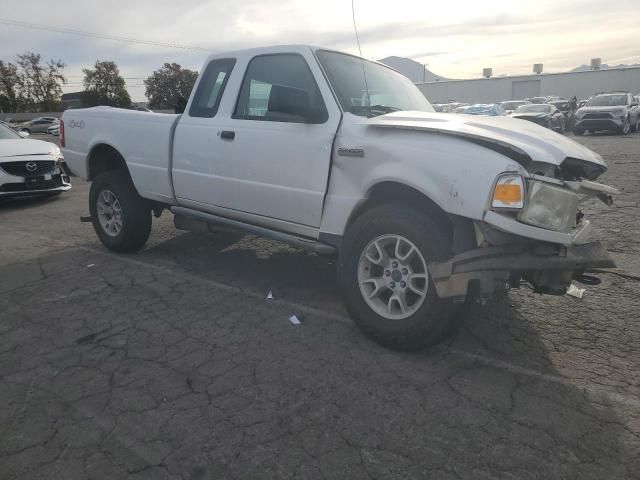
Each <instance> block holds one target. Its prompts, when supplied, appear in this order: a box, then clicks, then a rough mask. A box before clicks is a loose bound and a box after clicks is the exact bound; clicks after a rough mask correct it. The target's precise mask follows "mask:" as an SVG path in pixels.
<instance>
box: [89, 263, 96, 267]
mask: <svg viewBox="0 0 640 480" xmlns="http://www.w3.org/2000/svg"><path fill="white" fill-rule="evenodd" d="M95 266H96V264H95V263H90V264H89V265H87V268H91V267H95Z"/></svg>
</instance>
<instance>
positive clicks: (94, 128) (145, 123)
mask: <svg viewBox="0 0 640 480" xmlns="http://www.w3.org/2000/svg"><path fill="white" fill-rule="evenodd" d="M179 118H180V115H170V114H163V113H150V112H139V111H136V110H125V109H122V108H112V107H93V108H85V109H78V110H66V111H65V112H64V113H63V114H62V120H63V121H64V124H65V125H64V128H65V142H66V145H65V147H64V148H63V150H62V151H63V152H64V155H65V160H66V162H67V165H68V166H69V168H70V169H71V171H72V172H73V173H74V174H75V175H77V176H79V177H81V178H85V179H86V178H88V171H87V159H88V156H89V154H90V152H91V150H92V149H93V148H94V147H96V146H97V145H109V146H110V147H113V148H114V149H115V150H117V151H118V152H119V153H120V155H122V157H123V158H124V159H125V161H126V162H127V166H128V168H129V172H130V173H131V178H132V179H133V183H134V184H135V186H136V188H137V189H138V193H140V195H142V196H143V197H146V198H150V199H153V200H158V201H163V202H167V203H173V198H174V196H173V187H172V182H171V172H170V170H169V165H170V160H171V153H172V144H173V131H174V127H175V125H176V123H177V121H178V119H179Z"/></svg>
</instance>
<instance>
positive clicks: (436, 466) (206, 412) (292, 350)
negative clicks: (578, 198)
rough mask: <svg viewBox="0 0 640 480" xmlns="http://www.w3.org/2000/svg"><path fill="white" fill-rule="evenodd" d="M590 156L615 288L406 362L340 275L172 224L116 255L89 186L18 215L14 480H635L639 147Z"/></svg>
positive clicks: (536, 301)
mask: <svg viewBox="0 0 640 480" xmlns="http://www.w3.org/2000/svg"><path fill="white" fill-rule="evenodd" d="M578 141H580V142H582V143H584V144H585V145H587V146H589V147H591V148H593V149H594V150H596V151H598V152H599V153H601V154H602V155H603V156H604V158H605V160H607V162H608V163H609V166H610V171H609V172H607V174H605V176H604V177H603V178H602V180H603V181H604V182H606V183H610V184H612V185H615V186H617V187H619V188H620V189H621V190H622V192H623V193H622V195H620V196H619V197H618V198H617V199H616V204H615V206H614V207H613V208H611V209H609V208H607V207H605V206H604V205H602V204H599V203H597V202H595V201H594V202H590V203H588V204H587V205H586V209H585V210H586V212H585V213H587V215H589V216H590V218H591V219H592V220H593V222H594V223H595V225H596V227H597V231H596V233H595V235H596V237H598V238H599V239H602V240H603V241H604V242H605V243H606V245H607V246H608V247H609V248H610V249H611V251H612V252H613V253H614V255H615V257H616V259H617V260H618V263H619V269H618V270H616V271H615V272H610V273H603V274H602V275H601V278H602V284H601V285H600V286H595V287H586V288H587V291H586V293H585V296H584V298H583V299H581V300H579V299H576V298H572V297H568V296H564V297H541V296H537V295H534V294H533V293H532V292H530V291H529V290H526V289H522V290H518V291H512V292H510V293H509V295H508V297H506V298H505V299H502V300H501V301H496V302H492V303H489V304H488V305H486V306H484V307H482V308H480V307H478V308H476V309H475V310H474V311H473V312H471V314H470V315H469V317H468V319H467V320H466V321H465V322H464V323H463V324H462V325H461V326H460V329H459V331H458V333H457V334H456V335H455V336H454V337H453V338H452V339H451V340H449V341H448V342H446V343H445V344H443V345H440V346H438V347H436V348H434V349H431V350H427V351H424V352H419V353H413V354H401V353H396V352H392V351H389V350H386V349H384V348H382V347H379V346H377V345H375V344H373V343H371V342H370V341H369V340H367V339H366V338H364V337H363V336H362V334H361V333H360V332H359V331H358V330H357V329H356V328H355V327H354V325H353V324H352V322H351V321H350V320H349V318H348V316H347V314H346V312H345V310H344V307H343V306H342V304H341V302H340V298H339V292H338V290H337V286H336V283H335V265H334V262H333V261H331V260H329V259H326V258H321V257H317V256H315V255H312V254H308V253H304V252H301V251H298V250H295V249H292V248H290V247H288V246H285V245H282V244H278V243H275V242H272V241H269V240H264V239H258V238H255V237H243V238H238V237H237V236H234V235H230V234H221V235H212V236H197V235H193V234H190V233H184V232H179V231H176V230H174V228H173V225H172V219H171V218H170V217H171V216H170V215H167V214H164V215H163V216H162V217H161V218H160V219H157V220H154V231H153V234H152V237H151V239H150V242H149V244H148V246H147V248H146V249H145V250H144V251H143V252H141V253H139V254H137V255H115V254H112V253H110V252H108V251H107V250H105V249H104V248H103V247H102V246H101V244H100V243H99V242H98V240H97V239H96V237H95V234H94V232H93V230H92V228H91V226H90V225H88V224H82V223H80V222H79V217H80V216H81V215H86V212H87V192H88V188H87V185H86V184H83V183H82V182H81V181H79V180H76V181H75V183H74V188H73V190H72V191H71V192H69V193H68V194H65V195H62V196H60V197H59V198H57V199H54V200H21V201H10V202H3V203H2V204H0V478H1V479H3V480H9V479H21V480H22V479H47V480H54V479H64V480H74V479H121V478H131V479H193V480H198V479H223V478H224V479H226V478H232V479H271V478H274V479H276V478H277V479H288V478H296V479H297V478H300V479H309V480H311V479H425V478H433V479H443V480H447V479H538V478H540V479H631V478H640V354H639V350H638V345H639V344H640V327H639V325H638V319H639V317H640V300H639V298H640V283H639V281H638V276H637V275H638V272H640V268H639V260H638V259H639V258H640V257H639V256H638V254H639V253H640V252H639V250H640V241H639V238H640V221H639V220H640V186H639V183H638V178H639V176H640V157H639V154H638V152H640V134H633V135H630V136H627V137H620V136H613V135H602V136H588V137H580V138H578ZM269 290H272V292H273V294H274V296H275V300H273V301H269V300H266V299H265V297H266V295H267V293H268V291H269ZM292 314H296V315H297V316H298V317H299V318H300V319H301V322H302V323H301V325H298V326H294V325H292V324H291V323H289V321H288V317H289V316H290V315H292Z"/></svg>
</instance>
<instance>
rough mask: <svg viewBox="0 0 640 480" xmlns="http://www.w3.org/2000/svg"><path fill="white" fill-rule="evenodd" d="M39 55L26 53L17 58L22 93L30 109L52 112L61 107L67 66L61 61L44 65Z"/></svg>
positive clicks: (53, 61)
mask: <svg viewBox="0 0 640 480" xmlns="http://www.w3.org/2000/svg"><path fill="white" fill-rule="evenodd" d="M41 60H42V57H41V56H40V54H39V53H33V52H26V53H23V54H22V55H18V56H17V57H16V63H17V64H18V67H19V68H20V75H21V80H22V81H21V91H22V96H23V98H24V101H25V103H26V104H27V106H29V107H35V108H40V109H41V110H43V111H46V112H50V111H53V110H55V109H56V108H57V107H58V106H59V105H60V97H61V95H62V86H61V84H62V85H64V84H65V83H67V79H66V78H65V77H64V73H63V72H64V67H65V64H64V63H63V62H62V61H60V60H49V61H48V62H47V63H45V64H44V65H43V64H42V63H41Z"/></svg>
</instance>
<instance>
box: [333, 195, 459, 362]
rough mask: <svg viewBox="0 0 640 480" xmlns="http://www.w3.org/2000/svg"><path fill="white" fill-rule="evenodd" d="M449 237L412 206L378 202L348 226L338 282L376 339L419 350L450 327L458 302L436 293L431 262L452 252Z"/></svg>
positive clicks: (356, 315) (349, 306) (352, 309)
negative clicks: (377, 204)
mask: <svg viewBox="0 0 640 480" xmlns="http://www.w3.org/2000/svg"><path fill="white" fill-rule="evenodd" d="M450 243H451V241H450V238H449V235H448V233H447V231H446V229H445V228H443V227H442V226H441V225H440V224H439V223H438V222H436V221H434V220H433V219H432V218H431V216H429V215H427V214H425V213H422V212H419V211H417V210H415V209H413V208H411V207H409V206H406V205H400V204H391V205H383V206H379V207H375V208H373V209H371V210H369V211H368V212H366V213H365V214H363V215H362V216H361V217H360V218H358V219H357V220H356V221H355V222H354V223H353V225H352V226H351V227H350V228H349V229H348V231H347V232H346V235H345V238H344V243H343V246H344V248H343V250H342V252H341V254H340V261H339V267H338V275H339V282H340V285H341V287H342V288H341V289H342V293H343V297H344V300H345V303H346V305H347V309H348V310H349V313H350V314H351V316H352V317H353V319H354V321H355V322H356V324H357V325H358V326H359V327H360V328H361V329H362V330H363V331H364V333H365V334H367V335H368V336H369V337H371V338H373V339H374V340H375V341H377V342H378V343H381V344H382V345H385V346H387V347H390V348H394V349H398V350H415V349H418V348H422V347H426V346H430V345H433V344H436V343H438V342H440V341H442V340H443V339H444V338H445V337H446V336H447V334H448V333H450V332H451V331H452V328H451V327H452V326H453V322H454V318H455V311H456V307H455V306H454V305H453V304H452V303H451V302H449V301H445V300H442V299H440V298H439V297H438V295H437V293H436V290H435V285H434V283H433V279H432V278H431V275H430V273H429V267H428V263H429V262H430V261H434V260H444V259H446V258H447V257H448V256H449V255H450V251H449V250H450V249H449V246H450Z"/></svg>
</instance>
